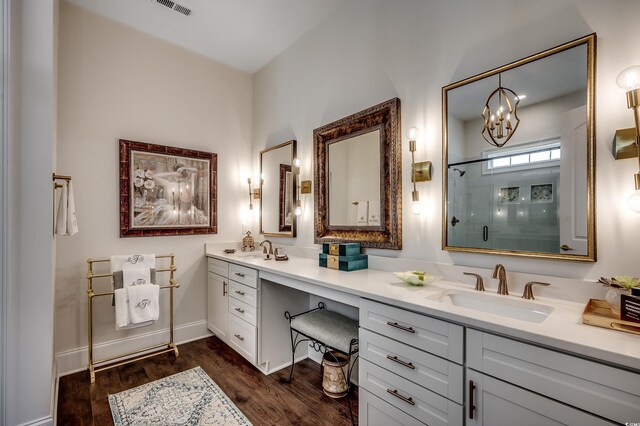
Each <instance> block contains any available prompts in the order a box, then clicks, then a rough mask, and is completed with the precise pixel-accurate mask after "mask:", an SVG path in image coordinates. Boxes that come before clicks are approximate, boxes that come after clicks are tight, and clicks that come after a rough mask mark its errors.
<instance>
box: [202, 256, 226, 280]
mask: <svg viewBox="0 0 640 426" xmlns="http://www.w3.org/2000/svg"><path fill="white" fill-rule="evenodd" d="M207 266H208V270H209V272H213V273H215V274H218V275H222V276H223V277H225V278H227V277H228V276H229V263H228V262H225V261H224V260H219V259H214V258H213V257H210V258H208V260H207Z"/></svg>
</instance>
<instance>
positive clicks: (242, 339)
mask: <svg viewBox="0 0 640 426" xmlns="http://www.w3.org/2000/svg"><path fill="white" fill-rule="evenodd" d="M234 336H236V337H237V338H238V340H240V341H241V342H244V337H242V336H241V335H239V334H234Z"/></svg>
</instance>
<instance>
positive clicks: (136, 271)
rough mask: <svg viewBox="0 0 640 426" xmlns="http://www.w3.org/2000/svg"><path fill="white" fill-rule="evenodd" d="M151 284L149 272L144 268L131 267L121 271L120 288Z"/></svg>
mask: <svg viewBox="0 0 640 426" xmlns="http://www.w3.org/2000/svg"><path fill="white" fill-rule="evenodd" d="M144 284H151V270H150V269H149V268H145V267H144V266H132V267H129V268H124V269H123V270H122V288H127V287H130V286H134V285H144Z"/></svg>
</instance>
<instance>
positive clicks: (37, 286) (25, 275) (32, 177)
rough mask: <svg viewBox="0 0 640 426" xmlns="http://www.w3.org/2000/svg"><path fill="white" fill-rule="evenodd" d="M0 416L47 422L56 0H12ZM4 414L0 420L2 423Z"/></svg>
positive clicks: (15, 421) (50, 362) (14, 420)
mask: <svg viewBox="0 0 640 426" xmlns="http://www.w3.org/2000/svg"><path fill="white" fill-rule="evenodd" d="M10 5H11V27H12V28H11V35H10V36H11V46H10V64H11V69H10V85H11V89H10V90H11V91H10V101H9V103H10V109H11V110H10V117H9V126H10V135H9V138H10V145H9V150H10V152H9V158H10V162H9V191H10V199H9V205H10V211H9V229H10V234H9V244H10V255H9V262H10V264H9V268H10V270H9V282H8V288H7V289H6V291H7V293H6V297H7V304H6V306H7V317H6V319H7V342H6V343H7V346H6V356H7V359H6V363H7V364H6V373H7V375H6V383H5V384H4V385H5V390H6V395H5V398H6V400H5V407H6V412H5V413H4V419H0V423H3V424H7V425H16V424H22V423H31V422H35V421H40V423H39V424H48V423H49V424H50V423H52V420H53V419H52V417H51V415H52V407H51V403H52V396H53V392H52V376H53V297H54V296H53V293H54V288H53V259H54V247H53V236H52V213H53V208H52V203H51V191H52V182H51V173H52V170H53V163H54V161H55V156H54V151H55V148H56V146H55V136H56V135H55V121H56V108H55V51H56V50H55V36H54V35H55V30H56V17H57V7H58V5H57V1H56V0H46V1H43V0H24V1H12V2H11V3H10ZM3 420H4V421H3Z"/></svg>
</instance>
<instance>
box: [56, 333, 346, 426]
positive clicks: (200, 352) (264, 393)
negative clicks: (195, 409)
mask: <svg viewBox="0 0 640 426" xmlns="http://www.w3.org/2000/svg"><path fill="white" fill-rule="evenodd" d="M178 349H179V350H180V356H179V357H178V358H176V357H175V356H173V355H158V356H156V357H153V358H149V359H146V360H142V361H138V362H135V363H131V364H128V365H123V366H120V367H116V368H113V369H110V370H106V371H102V372H100V373H97V374H96V383H95V384H93V385H92V384H90V383H89V374H88V372H86V371H83V372H80V373H75V374H71V375H69V376H64V377H62V378H60V385H59V391H58V414H57V422H58V423H57V424H58V425H112V424H113V421H112V418H111V409H110V408H109V402H108V400H107V397H108V395H109V394H113V393H117V392H121V391H123V390H127V389H130V388H133V387H135V386H139V385H142V384H145V383H148V382H151V381H153V380H157V379H161V378H163V377H166V376H170V375H172V374H175V373H179V372H181V371H185V370H188V369H190V368H194V367H197V366H200V367H202V369H203V370H204V371H206V372H207V374H208V375H209V376H210V377H211V378H212V379H213V380H214V381H215V382H216V383H217V384H218V386H220V388H222V390H223V391H224V392H225V393H226V394H227V396H229V398H231V400H232V401H233V402H234V403H235V404H236V405H237V406H238V408H239V409H240V410H241V411H242V412H243V413H244V414H245V415H246V416H247V417H248V418H249V420H250V421H251V422H252V423H253V424H254V425H256V426H258V425H349V424H351V420H350V417H349V407H348V405H347V404H348V403H349V401H350V403H351V407H352V409H353V416H354V420H355V423H356V424H357V423H358V417H357V416H358V391H357V388H356V389H354V390H353V391H352V392H351V393H350V395H349V400H347V399H346V398H342V399H339V400H334V399H331V398H329V397H327V396H326V395H324V393H323V392H322V372H321V370H320V366H319V365H318V364H316V363H315V362H313V361H310V360H305V361H302V362H299V363H298V364H296V367H295V373H294V379H293V382H291V383H287V382H286V378H287V377H288V374H289V373H288V372H289V369H285V370H280V371H279V372H277V373H273V374H271V375H270V376H265V375H264V374H262V373H261V372H260V371H258V370H257V369H256V368H254V367H253V366H252V365H251V364H249V362H248V361H246V360H245V359H244V358H242V357H241V356H240V355H239V354H238V353H237V352H235V351H234V350H233V349H231V348H229V347H228V346H227V345H226V344H224V343H223V342H222V341H221V340H220V339H218V338H217V337H209V338H206V339H202V340H197V341H194V342H191V343H185V344H183V345H180V346H179V347H178Z"/></svg>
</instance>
